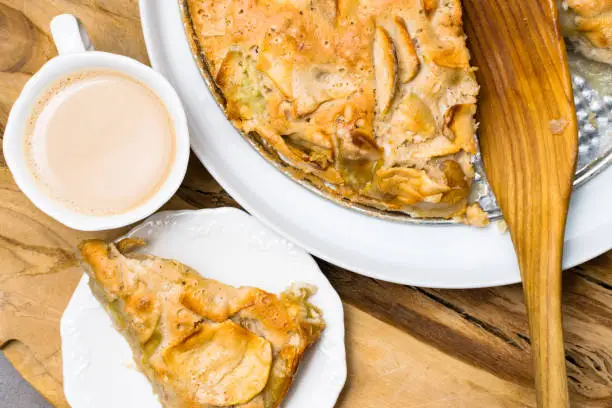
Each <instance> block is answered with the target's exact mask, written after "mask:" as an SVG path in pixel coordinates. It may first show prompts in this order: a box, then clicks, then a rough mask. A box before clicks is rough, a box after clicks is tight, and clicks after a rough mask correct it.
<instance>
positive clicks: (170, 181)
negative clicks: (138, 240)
mask: <svg viewBox="0 0 612 408" xmlns="http://www.w3.org/2000/svg"><path fill="white" fill-rule="evenodd" d="M51 34H52V36H53V41H54V42H55V44H56V46H57V49H58V51H59V56H58V57H55V58H53V59H52V60H50V61H49V62H47V63H46V64H45V65H44V66H43V67H42V68H41V69H40V70H39V71H38V72H37V73H36V74H35V75H34V76H33V77H32V78H31V79H30V80H29V81H28V82H27V83H26V85H25V87H24V88H23V91H22V92H21V95H20V96H19V98H18V99H17V101H16V102H15V104H14V105H13V108H12V109H11V112H10V114H9V118H8V123H7V125H6V129H5V133H4V145H3V149H4V156H5V159H6V162H7V164H8V167H9V168H10V170H11V172H12V174H13V177H14V178H15V182H16V183H17V185H18V186H19V188H20V189H21V191H23V193H24V194H25V195H26V196H27V197H28V198H29V199H30V200H31V201H32V202H33V203H34V205H36V206H37V207H38V208H39V209H40V210H42V211H43V212H45V213H46V214H48V215H49V216H51V217H53V218H55V219H56V220H58V221H59V222H61V223H62V224H64V225H66V226H68V227H70V228H74V229H78V230H82V231H98V230H105V229H111V228H117V227H122V226H126V225H129V224H132V223H134V222H136V221H139V220H141V219H143V218H145V217H148V216H149V215H151V214H152V213H154V212H155V211H156V210H158V209H159V208H160V207H161V206H162V205H163V204H164V203H166V202H167V201H168V200H169V199H170V198H171V197H172V196H173V195H174V193H175V192H176V190H177V189H178V188H179V186H180V184H181V182H182V180H183V178H184V177H185V172H186V171H187V162H188V160H189V132H188V128H187V119H186V117H185V111H184V109H183V105H182V103H181V101H180V99H179V97H178V95H177V93H176V91H175V90H174V88H173V87H172V85H170V83H169V82H168V81H167V80H166V79H165V78H164V77H163V76H162V75H161V74H159V73H158V72H156V71H154V70H153V69H151V68H150V67H148V66H146V65H144V64H141V63H140V62H138V61H136V60H134V59H131V58H128V57H124V56H121V55H116V54H109V53H106V52H98V51H93V47H92V46H91V42H90V40H89V36H88V35H87V33H86V32H85V30H84V28H83V27H82V25H81V24H80V23H79V22H78V20H77V19H76V18H75V17H74V16H72V15H70V14H63V15H60V16H57V17H55V18H54V19H53V21H52V22H51ZM96 69H112V70H114V71H118V72H120V73H123V74H124V75H127V76H128V77H131V78H134V79H136V80H137V81H138V82H140V83H142V84H144V85H145V86H147V87H148V88H150V89H151V90H152V91H153V92H154V93H155V94H156V95H157V96H158V97H159V98H160V100H161V101H162V102H163V103H164V104H165V106H166V108H167V109H168V113H169V115H170V118H171V119H172V122H173V125H174V131H175V136H176V138H175V140H176V148H175V156H174V158H173V161H172V167H171V169H170V171H169V173H168V175H167V178H166V179H165V181H164V182H163V183H162V185H161V186H160V188H159V189H158V190H157V191H156V192H155V193H154V194H153V195H152V196H151V197H149V198H148V199H147V200H146V201H144V202H143V203H141V204H140V205H138V206H137V207H135V208H133V209H131V210H129V211H127V212H125V213H120V214H110V215H88V214H83V213H79V212H77V211H75V210H73V209H70V208H68V207H66V206H65V205H63V204H62V203H60V202H58V201H56V200H54V199H53V198H51V197H49V196H48V195H46V194H45V193H44V192H43V191H42V190H41V188H40V185H39V183H38V181H37V180H36V179H35V176H34V174H33V173H32V171H31V170H30V167H29V165H28V162H27V160H26V151H25V149H26V144H25V141H24V138H25V126H26V123H27V120H28V118H29V115H30V114H31V111H32V107H33V105H34V103H35V102H36V101H37V99H38V98H39V97H40V95H41V93H42V92H43V91H44V90H45V89H47V88H48V87H49V86H50V85H51V84H53V83H54V82H55V81H57V80H59V79H61V78H63V77H65V76H67V75H69V74H70V73H73V72H78V71H86V70H96ZM134 159H135V160H146V153H143V157H135V158H134Z"/></svg>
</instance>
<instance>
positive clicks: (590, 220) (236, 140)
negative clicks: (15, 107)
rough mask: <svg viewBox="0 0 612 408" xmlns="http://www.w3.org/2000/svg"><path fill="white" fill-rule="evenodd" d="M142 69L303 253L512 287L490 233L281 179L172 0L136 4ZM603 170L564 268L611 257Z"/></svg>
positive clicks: (359, 268)
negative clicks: (195, 49)
mask: <svg viewBox="0 0 612 408" xmlns="http://www.w3.org/2000/svg"><path fill="white" fill-rule="evenodd" d="M140 12H141V19H142V26H143V31H144V36H145V41H146V45H147V49H148V52H149V57H150V59H151V63H152V65H153V67H154V68H155V69H157V70H158V71H160V72H161V73H162V74H164V75H165V76H166V77H167V78H168V79H169V80H170V82H171V83H172V84H173V85H174V86H175V88H176V90H177V92H178V94H179V95H180V97H181V98H182V100H183V103H184V105H185V108H186V110H187V115H188V120H189V125H190V129H191V146H192V149H193V150H194V152H195V153H196V155H197V156H198V158H199V159H200V160H201V161H202V163H203V164H204V165H205V166H206V168H207V169H208V171H209V172H210V173H211V174H212V175H213V176H214V177H215V179H216V180H217V181H218V182H219V183H220V184H221V185H222V186H223V188H225V190H227V192H228V193H229V194H231V195H232V197H234V198H235V199H236V200H237V201H238V202H239V203H240V204H241V205H242V206H243V207H244V208H245V209H246V210H248V211H249V212H250V213H251V214H253V215H254V216H256V217H257V218H258V219H259V220H260V221H262V222H263V223H264V224H266V225H267V226H269V227H270V228H272V229H273V230H275V231H276V232H278V233H279V234H280V235H282V236H284V237H286V238H287V239H289V240H291V241H292V242H294V243H296V244H297V245H299V246H300V247H302V248H304V249H306V250H307V251H308V252H310V253H312V254H314V255H316V256H318V257H320V258H323V259H325V260H327V261H329V262H332V263H334V264H336V265H339V266H342V267H344V268H347V269H349V270H352V271H354V272H357V273H360V274H363V275H367V276H371V277H373V278H377V279H383V280H387V281H392V282H398V283H404V284H410V285H418V286H427V287H441V288H470V287H483V286H496V285H504V284H509V283H516V282H519V281H520V274H519V271H518V266H517V263H516V258H515V255H514V252H513V249H512V244H511V241H510V237H509V235H508V234H502V233H500V232H499V231H498V229H497V228H495V226H491V227H489V228H485V229H477V228H471V227H466V226H459V225H437V226H432V225H411V224H406V223H401V222H396V221H390V220H384V219H379V218H375V217H371V216H368V215H364V214H361V213H358V212H356V211H354V210H351V209H348V208H344V207H342V206H339V205H336V204H334V203H332V202H331V201H329V200H327V199H325V198H323V197H320V196H318V195H317V194H314V193H312V192H311V191H308V190H307V189H305V188H304V187H302V186H300V185H299V184H298V183H296V182H294V181H293V180H291V179H289V178H288V177H286V176H285V175H283V174H282V173H281V172H279V171H278V170H277V169H276V168H274V167H273V166H272V165H271V164H269V163H268V162H267V161H266V160H265V159H264V158H263V157H261V156H260V155H259V154H258V153H257V152H256V151H255V150H254V149H253V148H252V147H251V146H250V145H249V143H247V142H246V141H245V140H244V139H243V138H242V136H241V135H240V134H239V133H238V132H237V131H236V130H235V129H234V128H233V127H232V125H231V124H230V123H229V122H228V121H227V119H226V118H225V116H224V114H223V112H222V111H221V109H220V108H219V107H218V106H217V104H216V102H215V99H214V98H213V96H212V95H211V93H210V92H209V90H208V88H207V87H206V84H205V82H204V80H203V79H202V77H201V75H200V72H199V70H198V67H197V65H196V63H195V61H194V58H193V56H192V55H191V52H190V49H189V46H188V43H187V40H186V36H185V32H184V28H183V24H182V21H181V15H180V12H179V4H178V0H155V1H151V0H141V1H140ZM610 186H612V168H608V169H607V170H605V171H603V172H602V173H601V174H599V175H598V176H597V177H595V178H594V179H593V180H591V181H589V182H588V183H587V184H586V185H584V186H582V187H581V188H580V189H579V190H578V191H576V192H575V193H574V195H573V197H572V201H571V205H570V213H569V219H568V226H567V231H566V236H565V257H564V261H563V265H564V267H565V268H569V267H571V266H574V265H577V264H579V263H582V262H584V261H586V260H588V259H591V258H593V257H595V256H597V255H599V254H601V253H603V252H604V251H606V250H608V249H610V248H612V211H609V209H610V208H612V189H611V188H610Z"/></svg>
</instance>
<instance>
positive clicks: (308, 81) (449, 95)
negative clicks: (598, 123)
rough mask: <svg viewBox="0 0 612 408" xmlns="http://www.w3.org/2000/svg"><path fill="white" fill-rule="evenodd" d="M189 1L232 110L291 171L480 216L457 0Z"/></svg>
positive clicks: (218, 89) (472, 102) (390, 198)
mask: <svg viewBox="0 0 612 408" xmlns="http://www.w3.org/2000/svg"><path fill="white" fill-rule="evenodd" d="M181 1H182V3H183V4H182V10H183V12H184V18H185V25H186V27H187V32H188V37H189V39H190V42H191V46H192V49H193V51H194V53H195V55H196V59H197V60H198V61H199V62H200V66H201V68H202V70H203V72H204V73H205V75H206V76H207V79H208V81H209V85H211V87H212V88H213V91H214V93H215V95H216V97H217V99H218V100H219V101H220V103H221V104H222V106H223V108H224V110H225V112H226V114H227V116H228V117H229V119H230V120H231V121H232V122H233V123H234V125H235V126H236V127H237V128H238V129H239V130H240V131H241V132H242V133H243V135H245V136H246V137H247V138H249V139H250V141H251V142H253V144H254V145H256V147H258V149H259V150H260V152H262V153H264V155H266V156H267V157H268V158H269V159H271V160H273V161H275V163H276V164H277V166H279V167H281V168H283V170H284V171H285V173H288V174H290V175H291V176H292V177H293V178H295V179H298V180H300V181H302V182H304V181H306V182H307V183H309V184H311V185H313V186H315V187H316V188H317V189H318V190H320V191H322V192H323V193H325V194H326V195H327V196H331V197H332V198H335V199H336V201H343V202H345V203H351V205H353V204H356V205H358V206H359V205H362V206H367V207H376V208H377V209H381V210H385V211H395V212H402V213H406V214H410V215H412V216H417V217H444V218H456V219H465V218H466V217H467V215H466V214H467V213H468V212H469V213H471V214H473V215H474V216H475V217H476V218H478V219H479V220H482V218H483V214H482V213H481V212H480V211H479V209H478V208H477V207H474V208H470V211H467V210H466V207H467V202H468V195H469V192H470V186H471V183H472V178H473V173H474V172H473V168H472V164H471V156H472V155H474V154H475V153H476V152H477V144H476V141H475V138H474V133H475V122H474V114H475V112H476V101H477V94H478V84H477V82H476V80H475V76H474V68H472V67H471V66H470V63H469V59H470V56H469V53H468V50H467V48H466V43H465V35H464V32H463V27H462V10H461V4H460V1H459V0H181ZM467 218H469V217H467ZM484 218H486V217H484Z"/></svg>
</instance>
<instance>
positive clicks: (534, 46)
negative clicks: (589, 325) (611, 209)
mask: <svg viewBox="0 0 612 408" xmlns="http://www.w3.org/2000/svg"><path fill="white" fill-rule="evenodd" d="M463 6H464V9H465V15H466V23H465V26H466V27H465V28H466V32H467V35H468V38H469V43H470V48H471V52H472V58H473V64H474V65H475V66H477V67H478V68H479V70H478V72H477V75H478V79H479V82H480V84H481V91H480V102H479V107H478V109H479V115H478V120H479V122H480V127H479V131H478V134H479V139H480V147H481V151H482V157H483V160H484V164H485V171H486V174H487V177H488V178H489V181H490V183H491V186H492V188H493V191H494V193H495V195H496V197H497V200H498V202H499V205H500V207H501V210H502V213H503V214H504V218H505V220H506V222H507V223H508V227H509V230H510V234H511V236H512V241H513V243H514V248H515V250H516V254H517V257H518V263H519V266H520V269H521V275H522V278H523V289H524V293H525V298H526V304H527V308H528V314H529V327H530V332H531V347H532V355H533V362H534V367H535V383H536V390H537V400H538V406H539V407H546V408H564V407H568V406H569V402H568V391H567V379H566V373H565V353H564V349H563V334H562V327H561V257H562V252H563V234H564V230H565V220H566V216H567V207H568V202H569V197H570V192H571V189H572V178H573V175H574V168H575V161H576V150H577V141H578V138H577V127H576V119H575V111H574V103H573V96H572V87H571V79H570V75H569V70H568V65H567V57H566V54H565V45H564V43H563V38H562V37H561V34H560V30H559V25H558V16H557V9H556V6H555V1H554V0H500V1H492V0H463Z"/></svg>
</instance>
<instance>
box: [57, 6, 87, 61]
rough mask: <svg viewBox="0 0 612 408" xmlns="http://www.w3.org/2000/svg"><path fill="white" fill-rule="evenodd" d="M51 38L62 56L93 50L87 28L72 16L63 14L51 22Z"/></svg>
mask: <svg viewBox="0 0 612 408" xmlns="http://www.w3.org/2000/svg"><path fill="white" fill-rule="evenodd" d="M51 36H52V37H53V42H54V43H55V46H56V47H57V51H58V52H59V54H60V55H63V54H72V53H77V52H85V51H92V50H93V45H92V44H91V40H90V39H89V35H87V31H85V27H84V26H83V24H81V22H80V21H79V20H78V19H77V18H76V17H75V16H73V15H72V14H61V15H59V16H56V17H55V18H53V20H51Z"/></svg>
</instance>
